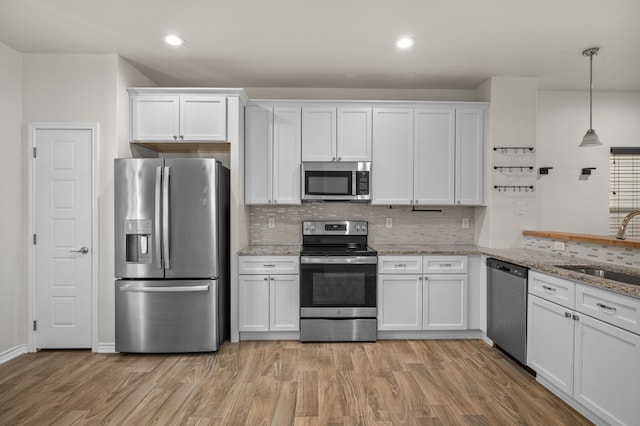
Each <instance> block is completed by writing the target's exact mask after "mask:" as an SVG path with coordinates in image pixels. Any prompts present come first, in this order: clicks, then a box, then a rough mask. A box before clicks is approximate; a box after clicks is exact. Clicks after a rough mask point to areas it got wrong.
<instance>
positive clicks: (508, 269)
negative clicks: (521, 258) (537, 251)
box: [487, 257, 529, 279]
mask: <svg viewBox="0 0 640 426" xmlns="http://www.w3.org/2000/svg"><path fill="white" fill-rule="evenodd" d="M487 268H490V269H495V270H498V271H502V272H504V273H506V274H509V275H515V276H516V277H520V278H525V279H526V278H527V277H528V275H529V273H528V272H529V269H527V268H525V267H524V266H520V265H516V264H513V263H509V262H505V261H502V260H498V259H494V258H492V257H489V258H487Z"/></svg>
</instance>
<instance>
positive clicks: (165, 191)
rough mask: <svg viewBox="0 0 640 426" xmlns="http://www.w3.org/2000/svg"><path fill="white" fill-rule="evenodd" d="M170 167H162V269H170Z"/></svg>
mask: <svg viewBox="0 0 640 426" xmlns="http://www.w3.org/2000/svg"><path fill="white" fill-rule="evenodd" d="M170 170H171V168H170V167H163V174H164V179H162V255H163V256H162V257H163V258H164V269H171V256H170V253H169V223H170V221H171V218H170V217H169V203H170V200H169V180H170Z"/></svg>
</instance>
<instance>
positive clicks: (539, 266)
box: [238, 244, 640, 299]
mask: <svg viewBox="0 0 640 426" xmlns="http://www.w3.org/2000/svg"><path fill="white" fill-rule="evenodd" d="M371 246H372V247H373V248H374V249H376V250H377V251H378V256H410V255H430V254H432V255H460V256H463V255H483V256H487V257H493V258H495V259H498V260H503V261H505V262H511V263H515V264H518V265H521V266H525V267H527V268H529V269H532V270H535V271H538V272H543V273H548V274H551V275H556V276H558V277H561V278H565V279H569V280H572V281H576V282H579V283H582V284H587V285H591V286H594V287H598V288H603V289H607V290H611V291H614V292H617V293H621V294H624V295H628V296H632V297H635V298H639V299H640V286H635V285H632V284H625V283H620V282H617V281H612V280H608V279H604V278H598V277H594V276H591V275H586V274H582V273H580V272H575V271H570V270H567V269H562V268H558V267H557V266H555V265H590V266H595V267H603V268H606V269H609V270H612V271H616V272H621V273H625V274H629V275H634V276H640V268H631V267H624V266H619V265H614V264H610V263H604V262H597V261H592V260H589V259H584V258H577V257H568V256H564V255H561V254H553V253H546V252H542V251H537V250H527V249H524V248H522V249H492V248H487V247H482V246H474V245H445V246H436V245H412V246H400V245H397V246H396V245H384V244H371ZM301 249H302V247H301V246H300V245H287V246H284V245H283V246H277V245H265V246H257V245H255V246H248V247H245V248H243V249H242V250H240V251H239V252H238V255H240V256H299V255H300V251H301Z"/></svg>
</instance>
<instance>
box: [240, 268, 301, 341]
mask: <svg viewBox="0 0 640 426" xmlns="http://www.w3.org/2000/svg"><path fill="white" fill-rule="evenodd" d="M239 269H240V272H241V274H240V275H239V289H238V300H239V302H238V303H239V307H238V311H239V327H238V329H239V331H241V332H246V331H253V332H266V331H299V330H300V275H299V260H298V257H297V256H241V257H240V268H239ZM274 269H277V270H278V272H279V273H278V274H272V273H271V274H270V273H268V272H270V271H272V270H274ZM242 272H244V273H242ZM265 272H267V273H265Z"/></svg>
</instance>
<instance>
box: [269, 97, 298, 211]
mask: <svg viewBox="0 0 640 426" xmlns="http://www.w3.org/2000/svg"><path fill="white" fill-rule="evenodd" d="M273 119H274V123H273V202H274V203H279V204H300V169H301V165H300V136H301V130H300V127H301V120H300V108H297V107H277V108H274V110H273Z"/></svg>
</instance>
